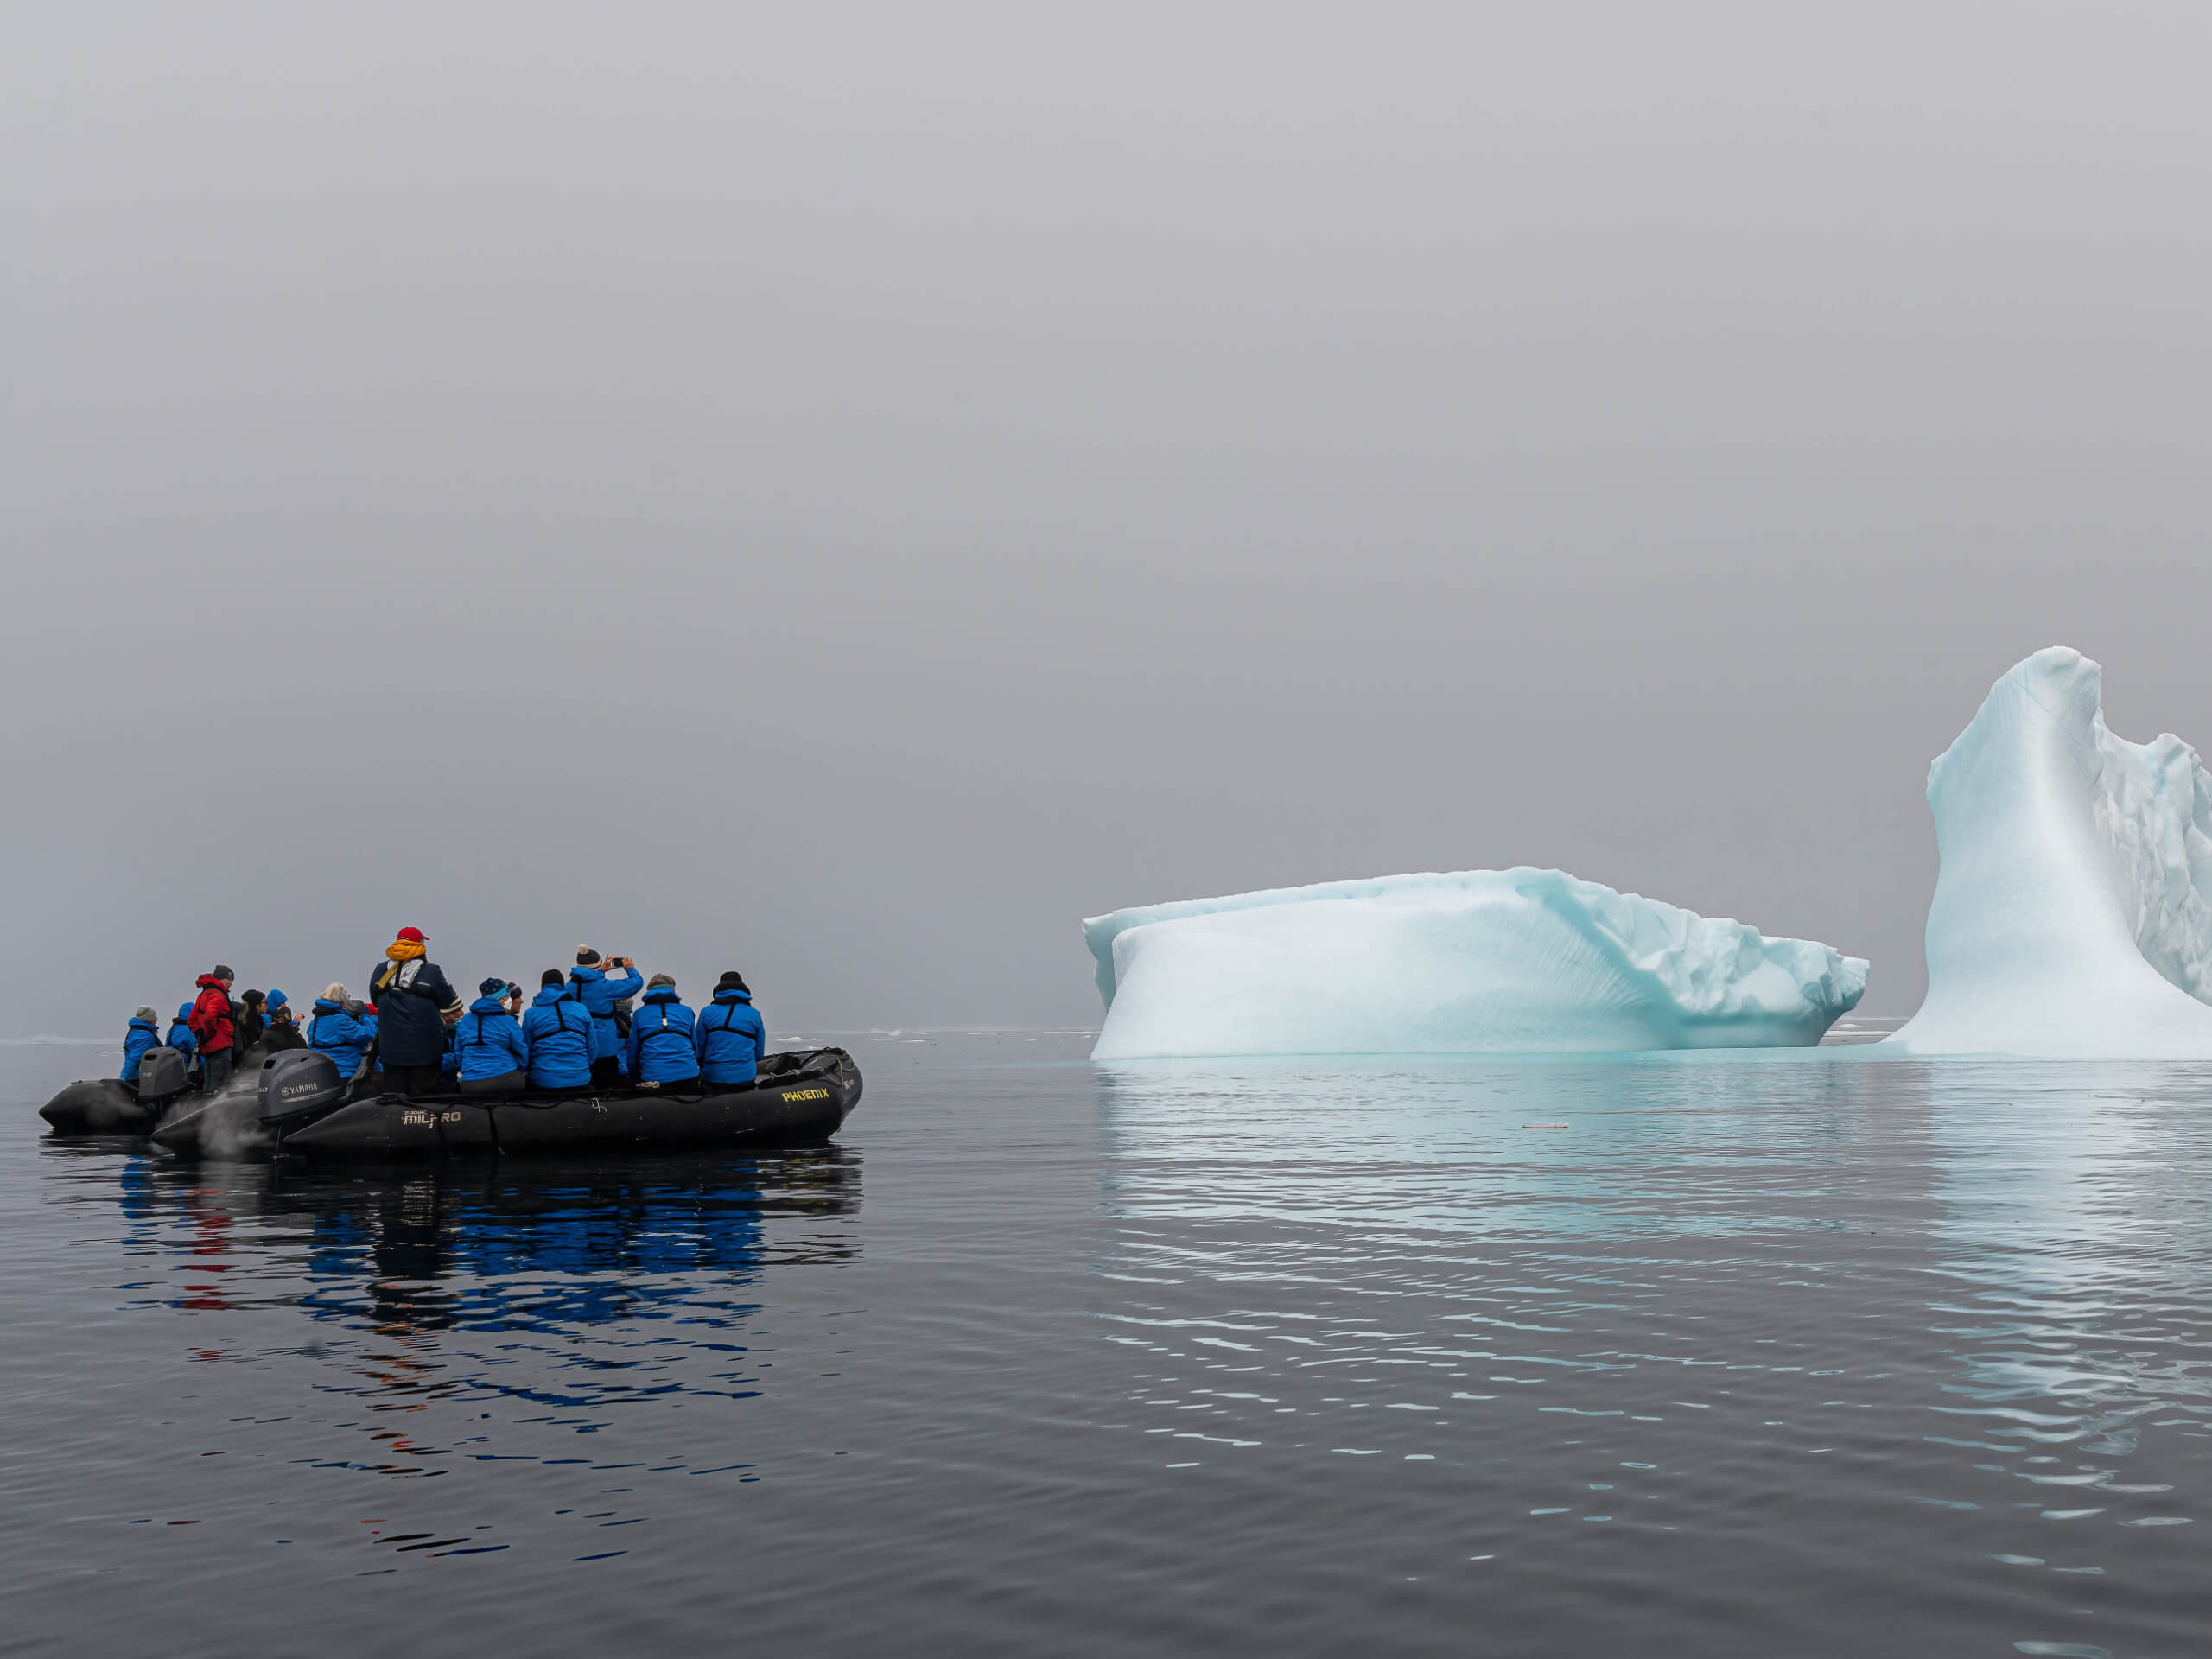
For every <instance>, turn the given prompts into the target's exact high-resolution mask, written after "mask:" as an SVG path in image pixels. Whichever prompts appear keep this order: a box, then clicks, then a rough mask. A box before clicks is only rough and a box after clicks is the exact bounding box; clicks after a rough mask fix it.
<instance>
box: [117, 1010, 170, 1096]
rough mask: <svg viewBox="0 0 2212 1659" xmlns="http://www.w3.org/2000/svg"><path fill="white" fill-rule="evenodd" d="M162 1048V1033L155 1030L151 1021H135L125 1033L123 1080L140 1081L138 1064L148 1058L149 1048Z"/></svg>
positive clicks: (129, 1081)
mask: <svg viewBox="0 0 2212 1659" xmlns="http://www.w3.org/2000/svg"><path fill="white" fill-rule="evenodd" d="M160 1046H162V1033H160V1032H158V1031H156V1030H155V1029H154V1022H153V1021H152V1020H132V1021H131V1022H130V1029H129V1030H128V1031H126V1032H124V1033H123V1080H124V1082H125V1083H136V1082H137V1081H138V1062H139V1061H141V1060H143V1059H144V1058H146V1051H147V1050H148V1049H149V1048H159V1047H160Z"/></svg>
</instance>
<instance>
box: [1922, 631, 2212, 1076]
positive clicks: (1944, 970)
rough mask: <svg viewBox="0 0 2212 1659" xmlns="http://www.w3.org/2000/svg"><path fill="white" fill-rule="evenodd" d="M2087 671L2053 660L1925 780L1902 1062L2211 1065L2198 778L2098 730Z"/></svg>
mask: <svg viewBox="0 0 2212 1659" xmlns="http://www.w3.org/2000/svg"><path fill="white" fill-rule="evenodd" d="M2103 692H2104V671H2103V670H2102V669H2101V668H2100V667H2099V666H2098V665H2097V664H2095V663H2094V662H2093V661H2091V660H2090V659H2089V658H2087V657H2084V656H2082V653H2081V652H2078V651H2070V650H2067V649H2065V648H2064V647H2062V646H2053V647H2051V648H2050V649H2047V650H2044V651H2039V652H2036V653H2035V655H2034V656H2032V657H2030V658H2027V660H2026V661H2024V662H2022V663H2020V664H2017V665H2016V666H2014V667H2013V668H2012V670H2011V671H2008V672H2007V673H2006V674H2005V676H2004V677H2002V678H2001V679H1999V681H1998V682H1997V683H1996V684H1995V685H1993V686H1992V687H1991V688H1990V691H1989V695H1988V696H1987V697H1986V698H1985V699H1984V700H1983V702H1982V705H1981V707H1980V709H1979V710H1977V711H1976V713H1975V715H1974V719H1973V720H1972V721H1969V722H1968V724H1967V728H1966V730H1965V731H1963V732H1961V734H1959V737H1958V740H1957V741H1955V742H1954V743H1953V744H1952V745H1951V747H1949V748H1948V749H1946V750H1945V751H1944V752H1943V753H1942V754H1941V755H1938V756H1937V757H1936V760H1935V763H1934V764H1933V765H1932V766H1929V769H1928V804H1929V808H1930V809H1931V810H1933V811H1934V813H1935V817H1936V849H1937V852H1938V855H1939V856H1940V858H1941V861H1942V863H1941V868H1940V872H1939V874H1938V875H1937V877H1936V898H1935V901H1934V903H1933V904H1931V905H1930V906H1929V911H1928V996H1927V1000H1926V1001H1924V1002H1923V1003H1922V1005H1921V1008H1920V1012H1919V1013H1918V1014H1915V1015H1914V1016H1913V1018H1912V1019H1911V1020H1910V1021H1909V1022H1908V1023H1907V1024H1906V1025H1905V1026H1904V1028H1903V1029H1902V1030H1900V1031H1898V1032H1897V1033H1896V1035H1894V1036H1892V1037H1891V1038H1890V1039H1888V1041H1889V1043H1890V1044H1891V1045H1894V1046H1896V1047H1897V1048H1900V1049H1903V1050H1904V1051H1905V1052H1909V1053H1916V1054H1964V1053H2005V1054H2026V1055H2069V1056H2076V1057H2082V1058H2200V1057H2201V1058H2212V1006H2208V1003H2212V776H2208V774H2207V773H2206V772H2205V769H2204V766H2203V764H2202V762H2201V761H2200V760H2198V759H2197V756H2196V751H2195V750H2194V749H2192V748H2190V746H2189V745H2188V744H2186V743H2184V742H2183V741H2181V740H2180V739H2179V738H2177V737H2174V736H2172V735H2171V734H2164V735H2161V736H2159V737H2158V738H2157V739H2156V740H2154V741H2152V742H2149V743H2130V742H2128V741H2126V739H2124V738H2119V737H2115V736H2113V734H2112V732H2111V730H2110V729H2109V728H2107V726H2106V725H2105V719H2104V707H2103Z"/></svg>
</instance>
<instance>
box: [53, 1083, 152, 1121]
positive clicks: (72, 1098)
mask: <svg viewBox="0 0 2212 1659" xmlns="http://www.w3.org/2000/svg"><path fill="white" fill-rule="evenodd" d="M38 1115H39V1116H41V1117H42V1118H44V1119H45V1120H46V1121H47V1122H48V1123H51V1124H52V1125H53V1126H54V1133H55V1134H56V1135H144V1134H146V1133H147V1132H148V1131H149V1130H150V1129H151V1128H153V1127H154V1123H155V1121H156V1117H157V1116H158V1114H156V1112H155V1110H154V1109H153V1108H152V1107H150V1106H148V1105H146V1104H144V1103H143V1102H141V1101H140V1100H139V1098H138V1091H137V1090H136V1089H133V1088H132V1087H131V1086H130V1084H127V1083H125V1082H124V1081H123V1079H122V1078H120V1077H92V1078H87V1079H86V1081H85V1082H83V1083H73V1084H70V1085H69V1086H68V1087H67V1089H64V1090H62V1091H61V1092H60V1094H58V1095H56V1096H54V1098H53V1099H52V1100H49V1101H48V1102H47V1103H46V1104H45V1105H43V1106H41V1107H40V1108H39V1109H38Z"/></svg>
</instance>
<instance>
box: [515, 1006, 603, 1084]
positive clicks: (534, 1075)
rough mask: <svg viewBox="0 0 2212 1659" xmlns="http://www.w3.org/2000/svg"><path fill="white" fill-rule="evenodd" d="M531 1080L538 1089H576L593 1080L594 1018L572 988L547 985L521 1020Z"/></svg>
mask: <svg viewBox="0 0 2212 1659" xmlns="http://www.w3.org/2000/svg"><path fill="white" fill-rule="evenodd" d="M522 1035H523V1041H524V1043H525V1044H526V1045H527V1046H528V1048H529V1052H530V1080H531V1084H533V1085H534V1086H535V1087H537V1088H539V1089H576V1088H581V1087H582V1085H583V1084H587V1083H589V1082H590V1081H591V1051H592V1040H591V1037H592V1019H591V1014H590V1013H589V1011H588V1010H587V1009H586V1008H585V1007H584V1005H583V1004H582V1002H581V1001H578V999H577V997H576V992H575V987H574V986H573V985H548V986H545V987H544V988H542V989H541V990H539V992H538V993H537V995H536V996H534V997H532V998H531V1003H530V1012H529V1013H527V1014H524V1015H523V1017H522Z"/></svg>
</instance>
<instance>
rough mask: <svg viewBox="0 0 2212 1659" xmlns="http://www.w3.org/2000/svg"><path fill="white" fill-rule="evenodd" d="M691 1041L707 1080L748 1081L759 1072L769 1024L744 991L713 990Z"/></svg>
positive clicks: (765, 1052) (700, 1068)
mask: <svg viewBox="0 0 2212 1659" xmlns="http://www.w3.org/2000/svg"><path fill="white" fill-rule="evenodd" d="M635 1028H636V1027H634V1026H632V1029H633V1030H634V1029H635ZM693 1040H694V1042H696V1044H697V1046H698V1052H699V1070H700V1073H701V1075H702V1076H703V1077H705V1078H706V1080H707V1081H708V1082H709V1083H751V1082H753V1080H754V1079H755V1078H757V1077H759V1076H760V1062H761V1060H762V1059H763V1058H766V1055H767V1052H768V1027H767V1023H766V1021H765V1020H762V1019H761V1018H760V1013H759V1011H758V1010H757V1009H755V1008H754V1007H753V999H752V998H751V997H749V996H747V995H746V994H745V993H744V992H743V991H735V990H732V991H716V992H715V1000H714V1001H713V1002H712V1003H711V1004H710V1005H709V1007H707V1009H706V1010H705V1011H704V1012H703V1013H702V1014H700V1016H699V1030H698V1034H697V1036H696V1038H694V1039H693Z"/></svg>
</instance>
